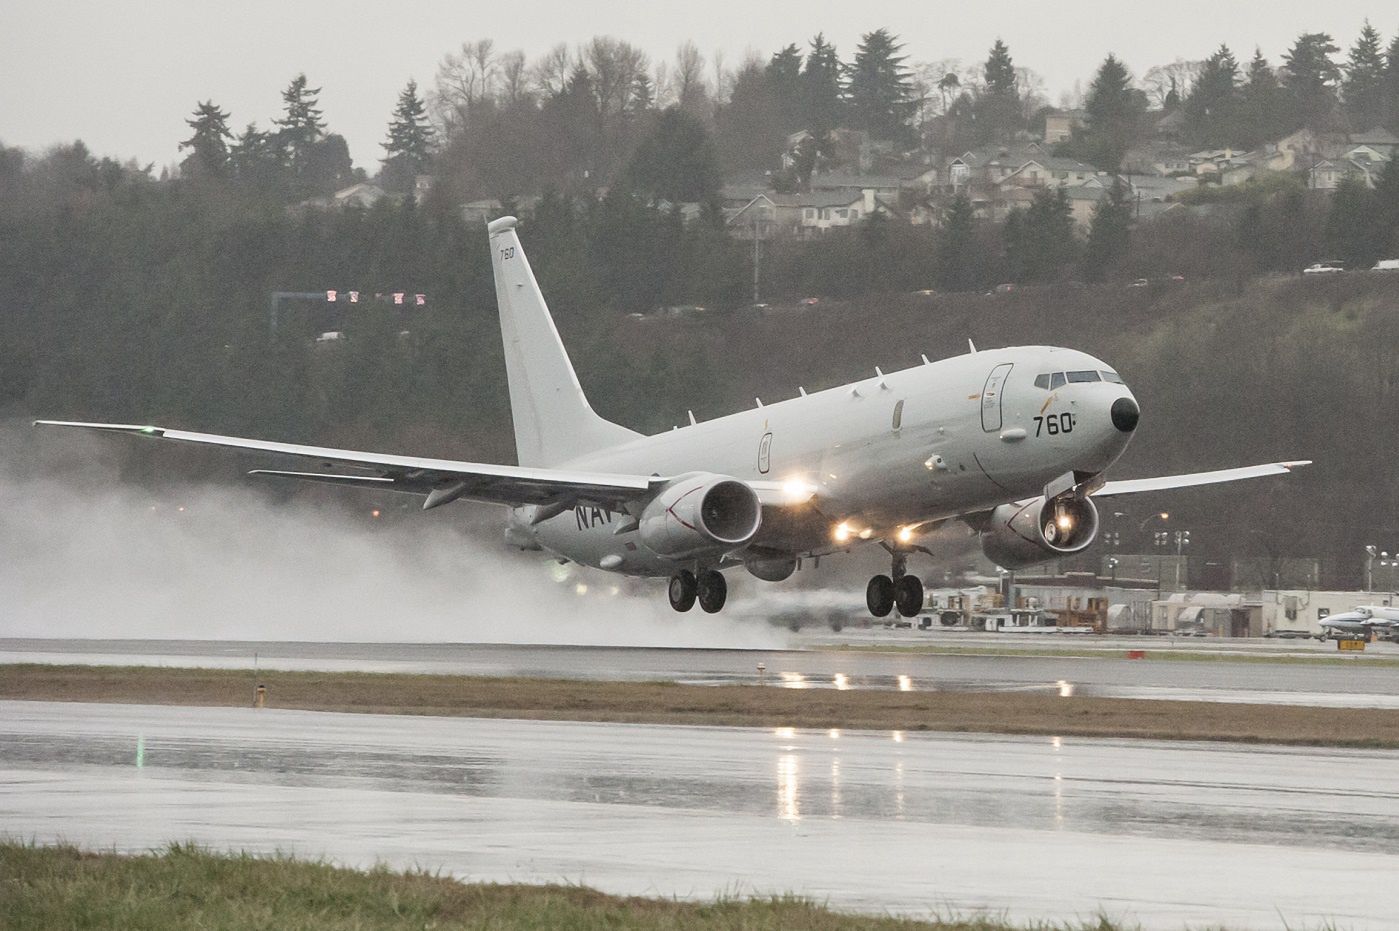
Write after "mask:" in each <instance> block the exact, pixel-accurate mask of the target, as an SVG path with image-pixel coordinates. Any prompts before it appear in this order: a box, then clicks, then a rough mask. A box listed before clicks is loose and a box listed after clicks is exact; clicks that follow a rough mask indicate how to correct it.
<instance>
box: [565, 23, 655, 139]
mask: <svg viewBox="0 0 1399 931" xmlns="http://www.w3.org/2000/svg"><path fill="white" fill-rule="evenodd" d="M581 58H582V59H583V63H584V65H585V66H586V67H587V69H588V76H589V77H590V78H592V81H593V91H594V93H596V94H597V101H598V113H599V115H600V116H601V117H602V119H603V120H604V121H607V120H609V119H611V118H612V117H614V116H617V115H618V114H620V113H622V111H623V110H625V109H626V106H627V101H628V100H629V99H630V97H631V92H632V88H633V87H635V85H636V77H637V75H638V74H644V73H645V72H646V65H647V61H646V53H645V52H643V51H641V49H639V48H637V47H636V46H634V45H631V44H629V43H627V42H623V41H622V40H620V39H614V38H612V37H611V36H595V37H594V38H593V39H592V41H590V42H589V43H588V44H587V45H585V46H584V47H583V50H582V55H581Z"/></svg>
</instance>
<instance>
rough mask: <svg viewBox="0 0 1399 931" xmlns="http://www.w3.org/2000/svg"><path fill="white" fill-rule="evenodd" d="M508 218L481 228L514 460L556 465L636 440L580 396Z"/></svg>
mask: <svg viewBox="0 0 1399 931" xmlns="http://www.w3.org/2000/svg"><path fill="white" fill-rule="evenodd" d="M515 223H516V220H515V218H514V217H501V218H500V219H498V220H494V221H492V222H491V224H490V225H489V226H488V227H487V230H488V231H489V233H490V237H491V268H492V269H493V270H494V271H495V297H496V303H497V304H498V305H499V307H500V334H501V338H502V340H503V341H504V343H505V372H506V375H507V376H508V377H509V379H510V416H511V418H512V419H513V420H514V421H515V454H516V456H517V457H518V459H519V461H520V465H522V466H552V465H558V464H559V463H561V462H566V461H568V460H570V459H576V458H578V457H579V456H583V455H586V454H587V453H591V452H595V451H597V450H599V449H606V448H607V447H609V446H617V445H619V444H621V443H625V442H627V441H628V440H632V439H635V438H636V437H638V436H640V434H639V433H634V432H633V431H631V430H628V429H627V428H626V427H623V426H620V425H618V424H615V423H612V422H611V421H609V420H603V419H602V418H601V417H599V416H598V415H597V414H595V413H594V412H593V409H592V407H590V406H589V405H588V399H587V398H586V397H584V396H583V388H582V386H581V385H579V384H578V376H577V375H575V374H574V372H573V365H572V364H571V363H570V362H569V361H568V353H567V352H565V351H564V348H563V341H562V340H560V339H559V331H558V330H556V329H555V328H554V319H553V318H552V317H551V316H549V307H548V305H547V304H545V303H544V295H543V294H541V293H540V291H539V284H538V282H536V281H535V280H534V272H533V271H532V270H531V269H530V267H529V259H527V258H525V252H524V250H523V249H522V248H520V237H519V236H517V235H516V234H515Z"/></svg>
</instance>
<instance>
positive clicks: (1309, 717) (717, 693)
mask: <svg viewBox="0 0 1399 931" xmlns="http://www.w3.org/2000/svg"><path fill="white" fill-rule="evenodd" d="M255 681H256V682H259V683H261V684H262V685H264V686H266V688H267V706H268V707H270V708H298V709H305V710H310V711H339V712H360V713H369V714H423V715H456V716H465V717H492V718H532V719H540V720H564V721H615V722H627V723H647V724H691V725H696V724H698V725H722V726H747V727H799V728H817V729H828V728H851V729H859V730H901V731H951V732H978V733H992V734H1031V735H1053V736H1087V737H1134V738H1151V739H1168V740H1224V741H1237V742H1245V743H1276V744H1299V745H1310V746H1332V747H1364V748H1399V711H1396V710H1387V709H1371V708H1312V707H1301V706H1291V705H1250V704H1232V703H1224V702H1190V701H1156V700H1140V699H1124V698H1098V697H1079V696H1074V697H1069V698H1061V697H1059V696H1058V695H1052V694H1044V693H1026V692H928V691H924V692H896V691H876V690H863V689H851V690H849V691H839V690H836V689H785V688H776V687H771V686H761V685H720V686H708V685H679V684H675V683H670V682H607V681H590V680H576V679H527V678H491V677H476V676H450V675H408V674H402V673H365V672H283V671H265V672H261V673H259V674H258V675H257V679H256V680H254V678H253V674H252V673H251V672H250V671H248V670H236V669H188V668H168V667H149V666H48V665H42V664H24V665H5V666H0V699H20V700H35V701H83V702H121V703H139V704H169V705H204V706H234V707H236V706H243V707H247V706H249V705H251V704H252V701H253V687H254V682H255Z"/></svg>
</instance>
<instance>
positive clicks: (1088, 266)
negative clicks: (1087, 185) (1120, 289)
mask: <svg viewBox="0 0 1399 931" xmlns="http://www.w3.org/2000/svg"><path fill="white" fill-rule="evenodd" d="M1131 224H1132V204H1131V202H1130V201H1129V200H1128V199H1127V188H1126V186H1125V185H1124V184H1123V183H1122V179H1121V178H1114V179H1113V182H1112V187H1111V188H1109V189H1108V192H1107V196H1106V197H1104V198H1103V199H1102V200H1100V201H1098V206H1097V207H1095V208H1093V221H1092V224H1091V225H1090V226H1089V227H1088V245H1087V246H1086V248H1085V249H1084V255H1083V272H1082V274H1083V279H1084V280H1085V281H1102V280H1103V279H1105V278H1108V277H1110V276H1111V275H1112V273H1113V272H1114V271H1116V270H1117V269H1118V267H1119V266H1120V265H1121V263H1122V260H1123V259H1124V258H1125V257H1126V255H1127V246H1128V237H1129V235H1130V228H1131Z"/></svg>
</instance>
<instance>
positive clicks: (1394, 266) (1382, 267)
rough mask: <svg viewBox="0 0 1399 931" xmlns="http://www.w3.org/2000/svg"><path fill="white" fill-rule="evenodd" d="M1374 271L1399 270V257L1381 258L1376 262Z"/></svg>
mask: <svg viewBox="0 0 1399 931" xmlns="http://www.w3.org/2000/svg"><path fill="white" fill-rule="evenodd" d="M1370 271H1372V272H1399V259H1380V260H1379V261H1378V262H1376V263H1375V267H1374V268H1372V269H1370Z"/></svg>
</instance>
